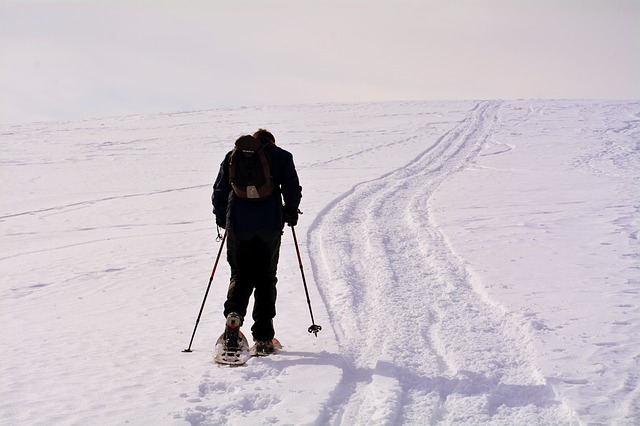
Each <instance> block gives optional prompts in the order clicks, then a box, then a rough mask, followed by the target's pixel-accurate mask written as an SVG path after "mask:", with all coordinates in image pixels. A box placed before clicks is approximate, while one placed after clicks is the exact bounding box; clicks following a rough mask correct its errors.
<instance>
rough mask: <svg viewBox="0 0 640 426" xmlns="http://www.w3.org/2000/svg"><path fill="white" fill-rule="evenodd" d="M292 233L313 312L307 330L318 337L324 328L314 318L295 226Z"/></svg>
mask: <svg viewBox="0 0 640 426" xmlns="http://www.w3.org/2000/svg"><path fill="white" fill-rule="evenodd" d="M291 233H292V234H293V243H294V244H295V246H296V253H297V254H298V264H299V265H300V273H301V274H302V284H304V293H305V294H306V295H307V305H309V313H310V314H311V326H310V327H309V329H308V330H307V331H308V332H309V333H313V334H315V335H316V337H318V332H319V331H320V330H322V327H321V326H319V325H316V322H315V320H314V319H313V310H312V309H311V299H309V290H308V289H307V280H306V279H305V278H304V268H303V267H302V258H301V257H300V249H299V248H298V239H297V238H296V230H295V227H294V226H292V227H291Z"/></svg>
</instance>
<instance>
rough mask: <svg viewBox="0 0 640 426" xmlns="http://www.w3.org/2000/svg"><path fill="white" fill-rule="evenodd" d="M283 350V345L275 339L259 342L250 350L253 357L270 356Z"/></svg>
mask: <svg viewBox="0 0 640 426" xmlns="http://www.w3.org/2000/svg"><path fill="white" fill-rule="evenodd" d="M281 349H282V345H281V344H280V342H279V341H278V339H276V338H275V337H274V338H273V340H259V341H257V342H255V343H254V345H253V346H252V347H251V349H250V350H249V354H251V356H268V355H271V354H274V353H276V352H278V351H280V350H281Z"/></svg>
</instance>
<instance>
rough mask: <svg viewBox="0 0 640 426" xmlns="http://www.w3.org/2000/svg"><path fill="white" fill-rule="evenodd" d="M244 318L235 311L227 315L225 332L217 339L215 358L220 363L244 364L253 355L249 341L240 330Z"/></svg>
mask: <svg viewBox="0 0 640 426" xmlns="http://www.w3.org/2000/svg"><path fill="white" fill-rule="evenodd" d="M241 325H242V318H241V317H240V316H239V315H238V314H236V313H235V312H232V313H230V314H229V315H228V316H227V324H226V326H225V329H224V333H222V334H221V335H220V337H219V338H218V340H217V341H216V348H215V355H214V360H215V362H217V363H218V364H228V365H242V364H244V363H245V362H247V360H248V359H249V358H250V357H251V355H250V354H249V342H248V341H247V338H246V337H245V336H244V334H243V333H242V332H241V331H240V326H241Z"/></svg>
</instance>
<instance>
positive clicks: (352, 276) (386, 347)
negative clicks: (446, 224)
mask: <svg viewBox="0 0 640 426" xmlns="http://www.w3.org/2000/svg"><path fill="white" fill-rule="evenodd" d="M499 110H500V102H482V103H479V104H478V105H477V106H476V107H475V108H474V109H473V110H472V111H471V112H470V114H469V115H468V116H467V117H466V118H465V119H464V120H463V121H462V122H460V123H459V125H457V126H456V127H455V128H453V129H452V130H450V131H449V132H447V133H445V134H444V135H443V136H441V137H440V138H439V139H438V140H437V141H436V142H435V143H434V144H433V145H432V146H431V147H429V148H428V149H427V150H426V151H424V152H423V153H422V154H420V155H419V156H418V157H417V158H415V160H414V161H412V162H411V163H410V164H408V165H407V166H405V167H402V168H401V169H399V170H397V171H394V172H392V173H389V174H387V175H385V176H383V177H381V178H379V179H377V180H374V181H371V182H366V183H363V184H360V185H358V186H357V187H355V188H354V189H353V190H352V191H351V192H349V193H348V194H346V195H345V196H344V197H343V198H341V199H339V200H337V201H335V202H334V203H333V204H332V205H331V206H329V207H328V208H327V211H325V213H324V214H323V215H321V216H320V217H319V218H318V220H317V221H316V222H315V223H314V224H313V225H312V226H311V228H310V230H309V241H310V251H311V252H313V253H315V255H316V256H315V259H312V262H313V267H314V273H315V281H316V282H317V283H318V285H319V287H320V292H321V294H322V296H323V298H324V301H325V305H326V307H327V309H328V311H329V315H330V318H331V323H332V326H333V327H334V330H335V333H336V335H337V337H338V343H339V346H340V349H341V353H342V355H343V357H344V366H343V368H344V373H343V379H342V382H341V384H340V385H339V386H338V388H337V389H336V391H335V392H334V393H333V394H332V399H331V401H330V403H329V404H327V406H326V410H325V413H324V414H323V416H321V418H320V421H321V422H329V421H330V422H331V423H333V424H365V423H373V424H423V423H428V424H439V423H442V424H457V423H475V422H481V423H485V424H505V425H507V424H530V425H532V424H577V420H576V418H575V416H574V415H573V413H572V412H571V411H570V410H569V409H568V408H567V406H566V405H565V404H564V403H563V401H561V400H560V399H559V398H558V397H557V395H556V393H555V392H554V390H553V388H552V386H551V385H550V384H547V383H546V382H545V380H544V378H543V377H542V376H541V374H540V373H539V372H538V371H536V369H535V367H534V359H533V354H532V351H531V348H530V344H531V341H530V336H529V335H528V334H527V331H526V330H525V328H524V327H523V326H522V325H521V323H520V322H519V320H518V319H517V318H515V317H512V316H510V314H508V313H506V312H504V311H503V310H502V309H500V308H499V307H497V306H495V305H493V304H491V303H490V302H489V301H487V300H485V299H484V298H483V297H482V296H481V295H480V294H479V293H478V292H476V291H475V290H474V283H473V280H472V279H471V278H470V276H469V274H468V273H467V271H466V270H465V266H464V262H463V261H462V260H461V259H459V258H457V257H456V256H455V255H454V254H453V252H452V251H451V250H450V249H449V247H448V246H447V244H446V243H445V241H444V238H443V235H442V234H441V232H440V231H439V230H438V229H437V227H435V226H434V225H433V223H432V222H431V220H430V211H429V198H430V196H431V194H432V193H433V192H434V190H435V189H436V188H437V187H438V186H439V185H440V183H441V182H443V181H444V180H445V179H447V177H449V176H451V175H452V174H453V173H456V172H457V171H459V170H462V169H464V168H465V167H466V166H468V165H469V164H470V163H471V162H472V161H473V159H474V158H475V157H476V156H477V155H478V154H479V152H480V150H481V148H482V146H483V144H484V143H485V142H486V141H487V139H488V138H489V137H490V135H491V133H492V131H494V129H495V127H496V126H499V114H498V112H499ZM408 264H411V265H413V266H414V267H412V268H410V269H407V268H406V267H404V268H402V267H401V268H396V267H395V265H400V266H402V265H408ZM424 348H426V350H425V349H424Z"/></svg>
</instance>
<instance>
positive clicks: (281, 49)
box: [0, 0, 640, 124]
mask: <svg viewBox="0 0 640 426" xmlns="http://www.w3.org/2000/svg"><path fill="white" fill-rule="evenodd" d="M518 98H552V99H567V98H576V99H585V98H588V99H640V0H421V1H418V0H415V1H410V0H388V1H382V0H378V1H376V0H373V1H372V0H343V1H335V0H333V1H329V0H324V1H321V0H297V1H282V0H253V1H252V0H211V1H205V0H146V1H143V0H93V1H92V0H84V1H82V0H48V1H47V0H40V1H37V0H0V123H4V124H6V123H17V122H29V121H38V120H74V119H82V118H89V117H103V116H115V115H126V114H137V113H150V112H177V111H193V110H203V109H213V108H225V107H238V106H255V105H283V104H299V103H317V102H364V101H387V100H449V99H451V100H454V99H518Z"/></svg>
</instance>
